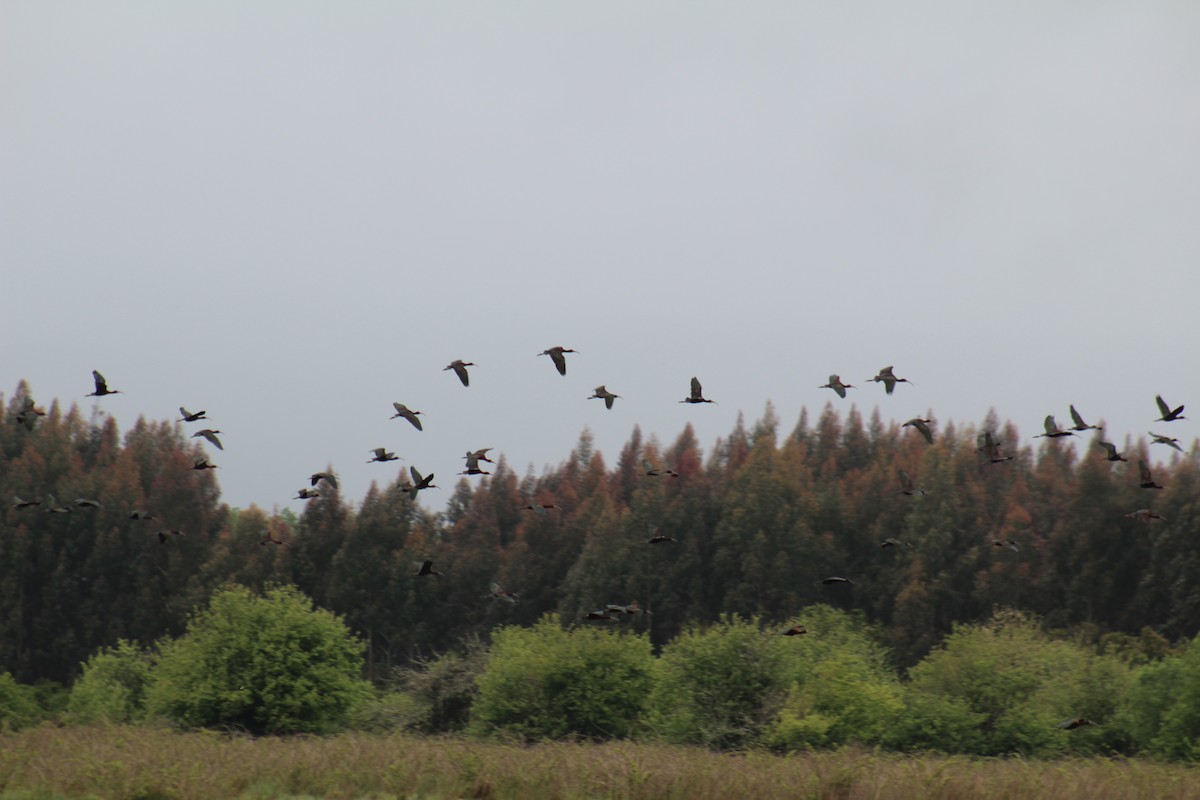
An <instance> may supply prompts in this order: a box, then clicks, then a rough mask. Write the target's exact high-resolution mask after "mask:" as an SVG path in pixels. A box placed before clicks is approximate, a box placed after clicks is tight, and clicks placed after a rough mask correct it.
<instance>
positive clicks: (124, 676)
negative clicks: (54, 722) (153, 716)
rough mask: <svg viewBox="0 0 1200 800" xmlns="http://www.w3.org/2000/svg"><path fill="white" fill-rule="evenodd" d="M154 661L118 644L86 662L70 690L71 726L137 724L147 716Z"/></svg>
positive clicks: (129, 644)
mask: <svg viewBox="0 0 1200 800" xmlns="http://www.w3.org/2000/svg"><path fill="white" fill-rule="evenodd" d="M152 665H153V657H152V656H151V654H149V653H147V652H145V651H143V650H142V649H140V648H139V647H137V646H136V645H134V644H133V643H132V642H126V641H124V640H121V641H119V642H117V645H116V646H115V647H112V648H104V649H102V650H101V651H100V652H98V653H96V654H95V655H94V656H92V657H91V658H89V659H88V660H87V661H86V662H85V663H84V665H83V672H82V673H81V674H80V676H79V679H78V680H77V681H75V683H74V685H73V686H72V687H71V694H70V698H69V700H68V702H67V711H68V712H69V713H70V717H71V719H72V721H74V722H80V723H85V724H88V723H98V722H108V723H121V722H136V721H138V720H140V719H142V718H143V717H144V716H145V714H146V687H147V686H149V685H150V682H151V668H152Z"/></svg>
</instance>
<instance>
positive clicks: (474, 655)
mask: <svg viewBox="0 0 1200 800" xmlns="http://www.w3.org/2000/svg"><path fill="white" fill-rule="evenodd" d="M487 663H488V651H487V648H486V647H485V646H484V644H483V642H481V641H479V639H476V638H472V639H470V640H468V641H467V642H466V645H465V647H464V649H463V650H462V651H461V652H456V651H451V652H448V653H445V654H443V655H441V656H438V657H436V658H431V659H428V660H424V661H420V662H418V663H417V664H416V665H415V666H413V667H409V668H404V669H399V670H397V671H396V673H397V674H396V677H397V682H398V683H399V684H400V686H401V687H402V688H403V690H404V693H405V694H406V695H407V696H408V697H409V698H410V699H411V701H412V703H413V704H414V711H415V713H416V716H415V717H414V720H413V725H414V727H415V728H416V729H417V730H419V731H421V732H422V733H450V732H453V731H461V730H464V729H465V728H466V727H467V724H468V722H470V719H471V706H472V704H473V703H474V701H475V697H476V696H477V695H478V693H479V685H478V684H479V677H480V676H481V675H482V674H483V671H484V669H485V668H486V667H487Z"/></svg>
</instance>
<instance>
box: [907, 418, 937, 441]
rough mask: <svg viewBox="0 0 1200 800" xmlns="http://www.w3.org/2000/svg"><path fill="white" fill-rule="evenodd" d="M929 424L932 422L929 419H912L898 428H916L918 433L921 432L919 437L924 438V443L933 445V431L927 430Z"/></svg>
mask: <svg viewBox="0 0 1200 800" xmlns="http://www.w3.org/2000/svg"><path fill="white" fill-rule="evenodd" d="M931 422H933V420H931V419H921V418H920V417H914V418H912V419H910V420H909V421H908V422H906V423H904V424H903V425H901V426H900V427H901V428H909V427H912V428H916V429H917V430H918V431H920V432H921V435H922V436H924V437H925V441H927V442H929V443H930V444H933V431H931V430H930V429H929V423H931Z"/></svg>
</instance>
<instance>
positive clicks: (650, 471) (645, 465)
mask: <svg viewBox="0 0 1200 800" xmlns="http://www.w3.org/2000/svg"><path fill="white" fill-rule="evenodd" d="M642 469H644V470H645V472H644V473H642V474H643V475H648V476H650V477H651V478H657V477H658V476H660V475H670V476H671V477H672V478H678V477H679V473H678V472H676V471H675V470H673V469H659V468H658V467H656V466H654V465H653V464H651V463H650V459H648V458H643V459H642Z"/></svg>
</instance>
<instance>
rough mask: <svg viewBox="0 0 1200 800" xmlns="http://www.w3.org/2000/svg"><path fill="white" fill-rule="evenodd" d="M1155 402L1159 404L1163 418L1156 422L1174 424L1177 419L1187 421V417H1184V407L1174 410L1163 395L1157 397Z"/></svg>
mask: <svg viewBox="0 0 1200 800" xmlns="http://www.w3.org/2000/svg"><path fill="white" fill-rule="evenodd" d="M1154 401H1155V402H1156V403H1158V411H1159V413H1161V414H1162V416H1161V417H1159V418H1158V419H1156V420H1155V422H1173V421H1175V420H1177V419H1187V417H1185V416H1184V415H1183V406H1180V407H1179V408H1175V409H1172V408H1171V407H1170V406H1169V405H1167V401H1166V400H1163V399H1162V395H1161V394H1158V395H1155V396H1154Z"/></svg>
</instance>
